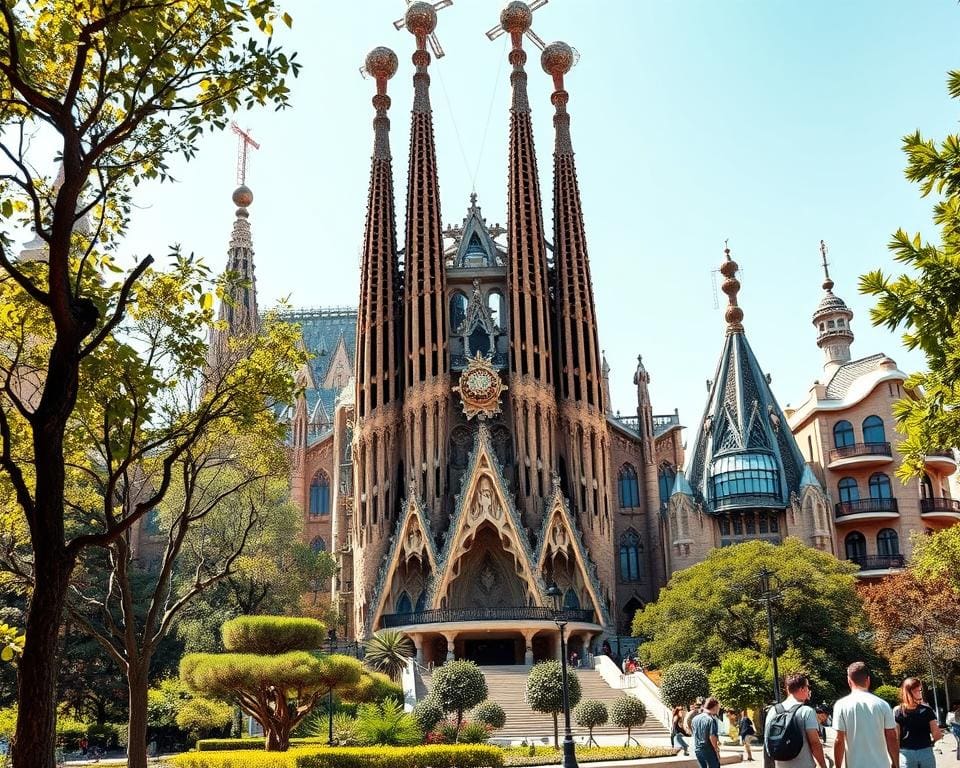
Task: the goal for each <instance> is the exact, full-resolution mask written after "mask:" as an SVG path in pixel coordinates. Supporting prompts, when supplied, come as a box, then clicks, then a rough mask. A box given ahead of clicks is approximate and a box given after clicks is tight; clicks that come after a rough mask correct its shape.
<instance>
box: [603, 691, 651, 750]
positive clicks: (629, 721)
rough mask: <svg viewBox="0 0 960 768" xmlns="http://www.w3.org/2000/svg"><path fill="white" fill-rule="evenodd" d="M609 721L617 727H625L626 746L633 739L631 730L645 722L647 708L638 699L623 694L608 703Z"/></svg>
mask: <svg viewBox="0 0 960 768" xmlns="http://www.w3.org/2000/svg"><path fill="white" fill-rule="evenodd" d="M610 722H612V723H613V724H614V725H615V726H617V728H626V729H627V746H629V745H630V741H631V740H633V741H634V742H637V740H636V739H633V737H632V736H631V731H632V730H633V729H634V728H639V727H640V726H641V725H643V724H644V723H645V722H647V708H646V707H645V706H644V704H643V702H642V701H640V699H636V698H634V697H633V696H628V695H627V694H624V695H623V696H621V697H620V698H619V699H615V700H614V702H613V703H612V704H611V705H610Z"/></svg>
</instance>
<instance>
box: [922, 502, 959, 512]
mask: <svg viewBox="0 0 960 768" xmlns="http://www.w3.org/2000/svg"><path fill="white" fill-rule="evenodd" d="M931 512H953V513H955V514H958V515H960V501H958V500H957V499H944V498H933V499H920V513H921V514H924V515H926V514H929V513H931Z"/></svg>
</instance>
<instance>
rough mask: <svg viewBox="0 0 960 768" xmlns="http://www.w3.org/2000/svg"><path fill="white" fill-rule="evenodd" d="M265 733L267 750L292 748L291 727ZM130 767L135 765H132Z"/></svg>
mask: <svg viewBox="0 0 960 768" xmlns="http://www.w3.org/2000/svg"><path fill="white" fill-rule="evenodd" d="M264 735H265V736H266V744H265V745H264V748H265V749H266V751H267V752H286V751H287V750H288V749H290V728H289V727H278V728H270V729H269V730H267V731H266V733H265V734H264ZM130 768H134V766H132V765H131V766H130Z"/></svg>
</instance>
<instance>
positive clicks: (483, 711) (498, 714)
mask: <svg viewBox="0 0 960 768" xmlns="http://www.w3.org/2000/svg"><path fill="white" fill-rule="evenodd" d="M471 714H472V716H473V719H474V720H475V721H476V722H478V723H482V724H483V725H486V726H488V727H489V728H492V729H493V730H499V729H500V728H503V726H505V725H506V724H507V713H506V712H504V711H503V707H501V706H500V705H499V704H497V702H495V701H484V702H482V703H481V704H479V705H478V706H477V707H476V709H474V710H473V712H472V713H471Z"/></svg>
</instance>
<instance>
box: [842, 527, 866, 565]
mask: <svg viewBox="0 0 960 768" xmlns="http://www.w3.org/2000/svg"><path fill="white" fill-rule="evenodd" d="M843 543H844V547H845V549H846V554H847V560H853V561H854V562H856V561H858V560H862V559H863V558H864V557H866V556H867V539H866V537H865V536H864V535H863V534H862V533H860V531H852V532H850V533H848V534H847V538H846V539H844V542H843Z"/></svg>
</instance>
